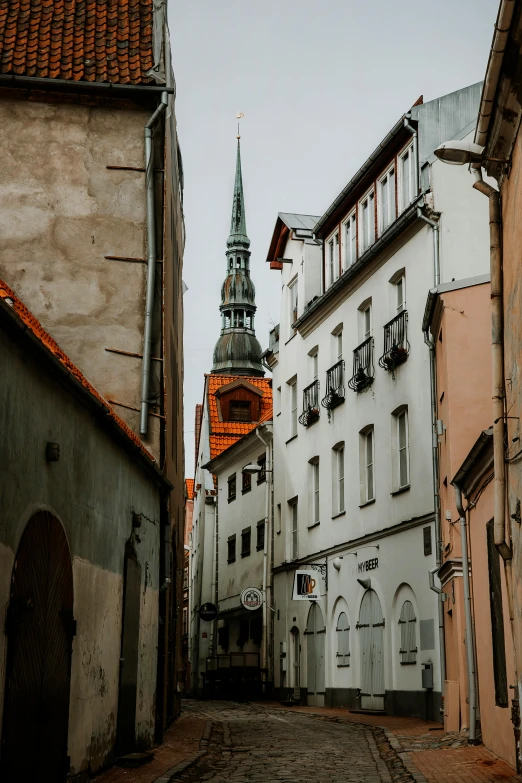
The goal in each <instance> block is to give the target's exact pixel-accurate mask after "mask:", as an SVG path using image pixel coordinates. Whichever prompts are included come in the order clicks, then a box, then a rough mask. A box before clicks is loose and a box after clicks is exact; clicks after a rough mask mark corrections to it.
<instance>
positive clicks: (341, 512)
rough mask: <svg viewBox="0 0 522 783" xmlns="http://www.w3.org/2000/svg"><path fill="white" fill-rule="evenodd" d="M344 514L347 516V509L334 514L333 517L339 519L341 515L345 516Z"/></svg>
mask: <svg viewBox="0 0 522 783" xmlns="http://www.w3.org/2000/svg"><path fill="white" fill-rule="evenodd" d="M344 516H346V511H339V513H338V514H334V516H333V517H332V519H339V517H344Z"/></svg>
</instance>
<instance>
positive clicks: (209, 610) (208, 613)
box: [199, 604, 218, 623]
mask: <svg viewBox="0 0 522 783" xmlns="http://www.w3.org/2000/svg"><path fill="white" fill-rule="evenodd" d="M217 614H218V610H217V606H216V605H215V604H202V605H201V606H200V607H199V616H200V618H201V620H205V621H206V622H207V623H210V622H212V620H215V619H216V617H217Z"/></svg>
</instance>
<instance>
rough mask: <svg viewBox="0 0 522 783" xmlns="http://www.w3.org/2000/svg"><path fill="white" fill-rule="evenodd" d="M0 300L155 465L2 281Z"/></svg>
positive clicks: (118, 418) (152, 460)
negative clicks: (100, 404) (101, 405)
mask: <svg viewBox="0 0 522 783" xmlns="http://www.w3.org/2000/svg"><path fill="white" fill-rule="evenodd" d="M0 299H2V300H3V301H5V302H6V304H8V305H9V306H10V307H11V308H12V310H14V312H15V313H16V314H17V316H18V318H19V319H20V320H21V321H22V323H23V324H24V325H25V326H26V327H27V328H28V329H29V330H30V331H31V332H32V333H33V335H34V336H35V337H36V338H38V340H39V341H40V343H41V344H42V346H44V348H46V349H47V351H48V352H49V353H51V354H53V356H54V357H55V358H56V359H58V361H59V362H61V364H63V366H64V367H65V368H66V369H67V370H69V372H70V374H71V375H73V376H74V378H76V380H77V381H79V382H80V383H81V385H82V386H83V387H84V388H85V389H87V391H89V392H90V393H91V394H92V395H94V397H96V398H97V399H98V400H99V401H100V402H102V403H103V405H105V407H106V408H107V411H108V413H107V415H108V416H110V418H111V419H112V420H113V421H114V422H115V423H116V424H117V425H118V427H119V428H120V430H121V431H122V432H123V434H124V435H125V436H126V437H127V438H128V439H129V440H131V441H132V442H133V443H134V445H135V446H138V448H139V449H140V451H141V452H142V453H143V454H144V455H145V456H146V457H147V459H148V460H149V461H150V462H151V463H152V464H153V465H155V464H156V460H155V459H154V457H153V456H152V454H151V453H150V451H149V450H148V449H147V448H146V447H145V446H144V445H143V443H142V442H141V440H140V439H139V438H138V436H137V435H136V434H135V433H134V432H133V431H132V430H131V428H130V427H129V426H128V425H127V424H126V423H125V422H124V421H123V419H121V418H120V417H119V416H118V414H117V413H116V412H115V411H114V410H113V409H112V407H111V406H110V404H109V403H108V402H107V400H106V399H105V398H104V397H102V396H101V394H100V393H99V392H97V391H96V389H95V388H94V386H93V385H92V383H90V381H88V380H87V378H86V377H85V375H83V373H82V372H81V371H80V370H79V369H78V367H76V365H74V364H73V363H72V362H71V360H70V359H69V357H68V356H67V354H65V353H64V352H63V351H62V349H61V348H60V346H59V345H58V343H56V342H55V341H54V340H53V338H52V337H51V335H50V334H48V333H47V332H46V331H45V329H44V328H43V326H42V324H41V323H40V321H39V320H38V319H37V318H35V316H34V315H33V314H32V313H31V311H30V310H28V308H27V307H26V306H25V305H24V303H23V302H22V301H21V300H20V299H18V297H17V296H16V294H15V293H14V291H13V290H12V289H11V288H9V286H8V285H7V284H6V283H4V282H3V281H2V280H0Z"/></svg>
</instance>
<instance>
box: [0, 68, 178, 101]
mask: <svg viewBox="0 0 522 783" xmlns="http://www.w3.org/2000/svg"><path fill="white" fill-rule="evenodd" d="M0 87H17V88H19V89H22V90H30V89H41V90H50V91H53V92H54V91H58V92H92V91H93V90H99V91H101V92H104V93H108V95H110V96H114V97H116V96H117V95H118V97H122V98H123V97H130V96H131V95H132V94H133V93H135V94H136V95H140V96H145V95H146V94H149V95H157V94H158V93H162V92H168V93H174V92H175V90H174V89H173V88H172V87H162V86H158V85H157V84H115V83H114V82H87V81H83V80H80V81H72V80H71V79H48V78H45V77H43V76H18V75H17V74H5V73H2V74H0Z"/></svg>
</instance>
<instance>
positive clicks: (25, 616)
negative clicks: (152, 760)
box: [0, 511, 75, 783]
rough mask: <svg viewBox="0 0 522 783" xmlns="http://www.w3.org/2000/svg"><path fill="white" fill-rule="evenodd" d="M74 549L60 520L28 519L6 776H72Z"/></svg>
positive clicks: (15, 592) (10, 627) (54, 781)
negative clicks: (69, 755)
mask: <svg viewBox="0 0 522 783" xmlns="http://www.w3.org/2000/svg"><path fill="white" fill-rule="evenodd" d="M74 632H75V631H74V620H73V578H72V565H71V556H70V553H69V546H68V543H67V538H66V537H65V533H64V530H63V528H62V526H61V524H60V522H59V521H58V520H57V519H56V518H55V517H53V516H52V514H49V513H48V512H46V511H40V512H39V513H37V514H35V515H34V516H33V517H32V518H31V519H30V520H29V522H28V524H27V526H26V528H25V530H24V533H23V535H22V538H21V540H20V544H19V547H18V552H17V553H16V559H15V563H14V567H13V575H12V579H11V594H10V599H9V606H8V610H7V618H6V633H7V673H6V691H5V705H4V718H3V733H2V754H1V760H0V778H1V779H2V781H5V783H15V781H16V783H29V781H33V780H35V778H37V779H38V780H39V781H41V783H58V782H59V781H63V780H65V776H66V774H67V772H68V771H69V764H68V760H67V733H68V723H69V692H70V683H71V652H72V639H73V636H74Z"/></svg>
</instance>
